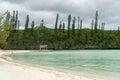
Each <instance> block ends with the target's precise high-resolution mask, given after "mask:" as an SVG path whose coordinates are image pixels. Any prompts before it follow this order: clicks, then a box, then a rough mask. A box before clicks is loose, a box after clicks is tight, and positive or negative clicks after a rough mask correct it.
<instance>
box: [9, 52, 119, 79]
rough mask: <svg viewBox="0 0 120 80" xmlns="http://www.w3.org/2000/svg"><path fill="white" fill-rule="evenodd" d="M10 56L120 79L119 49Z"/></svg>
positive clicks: (25, 60)
mask: <svg viewBox="0 0 120 80" xmlns="http://www.w3.org/2000/svg"><path fill="white" fill-rule="evenodd" d="M11 57H12V58H13V59H15V60H19V61H22V62H26V63H31V64H37V65H44V66H50V67H55V68H61V69H68V70H71V71H73V70H74V71H76V72H80V71H83V72H88V73H92V74H97V75H101V76H108V77H111V76H112V77H114V79H111V80H120V50H68V51H67V50H66V51H52V52H30V53H29V54H26V53H22V54H14V55H12V56H11ZM109 80H110V79H109Z"/></svg>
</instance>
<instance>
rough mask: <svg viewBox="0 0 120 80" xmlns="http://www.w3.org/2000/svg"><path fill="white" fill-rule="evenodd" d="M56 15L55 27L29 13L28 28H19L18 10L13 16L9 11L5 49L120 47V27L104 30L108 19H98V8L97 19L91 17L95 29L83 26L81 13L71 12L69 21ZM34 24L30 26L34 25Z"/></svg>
mask: <svg viewBox="0 0 120 80" xmlns="http://www.w3.org/2000/svg"><path fill="white" fill-rule="evenodd" d="M59 17H60V16H59V14H57V16H56V21H55V28H54V29H51V28H48V27H46V26H45V25H44V20H41V22H40V25H39V26H35V22H34V21H32V22H30V20H29V15H27V16H26V22H25V29H24V30H21V29H19V26H20V21H19V20H18V19H19V18H18V11H13V15H12V16H11V15H10V13H9V12H7V16H6V20H7V21H6V22H8V23H7V27H8V28H7V30H8V31H7V32H8V34H9V35H8V37H7V39H6V42H7V43H6V46H4V47H1V46H0V47H1V48H5V49H39V46H40V45H48V48H49V49H111V48H114V49H118V48H120V28H119V27H118V30H104V28H105V23H98V11H96V14H95V19H94V20H91V25H90V26H91V29H89V28H83V21H82V19H81V18H80V17H79V16H78V17H75V16H74V17H72V16H71V14H69V15H68V22H67V23H65V22H62V21H60V20H59ZM29 25H30V26H31V27H30V26H29Z"/></svg>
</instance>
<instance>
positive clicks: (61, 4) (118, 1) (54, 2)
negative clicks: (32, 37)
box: [0, 0, 120, 29]
mask: <svg viewBox="0 0 120 80" xmlns="http://www.w3.org/2000/svg"><path fill="white" fill-rule="evenodd" d="M119 6H120V0H0V14H1V13H3V12H5V11H6V10H9V11H10V12H12V11H13V10H18V11H19V19H20V21H21V26H24V24H25V19H26V15H27V14H29V16H30V22H31V21H32V20H34V21H35V23H36V25H39V24H40V21H41V19H44V21H45V25H46V26H49V27H52V28H53V27H54V24H55V18H56V14H57V13H59V14H60V20H61V21H64V22H66V21H67V16H68V14H71V15H72V16H76V17H77V16H80V18H81V19H83V26H84V27H89V26H90V24H91V20H92V19H94V17H95V11H96V10H98V11H99V24H100V23H101V22H105V23H106V29H117V27H118V26H120V7H119Z"/></svg>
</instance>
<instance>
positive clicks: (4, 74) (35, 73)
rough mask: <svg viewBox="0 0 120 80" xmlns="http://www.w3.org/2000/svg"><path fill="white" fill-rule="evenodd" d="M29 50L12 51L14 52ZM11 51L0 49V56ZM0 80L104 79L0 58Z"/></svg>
mask: <svg viewBox="0 0 120 80" xmlns="http://www.w3.org/2000/svg"><path fill="white" fill-rule="evenodd" d="M19 52H29V51H14V53H19ZM10 53H11V51H3V50H0V57H1V56H2V55H3V54H10ZM0 80H104V79H100V78H99V77H98V78H97V77H92V76H89V77H88V76H83V75H81V76H78V75H74V74H71V73H67V72H60V71H56V70H48V69H44V68H37V67H32V66H25V65H22V64H18V63H14V62H10V61H6V60H5V59H3V58H0Z"/></svg>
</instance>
